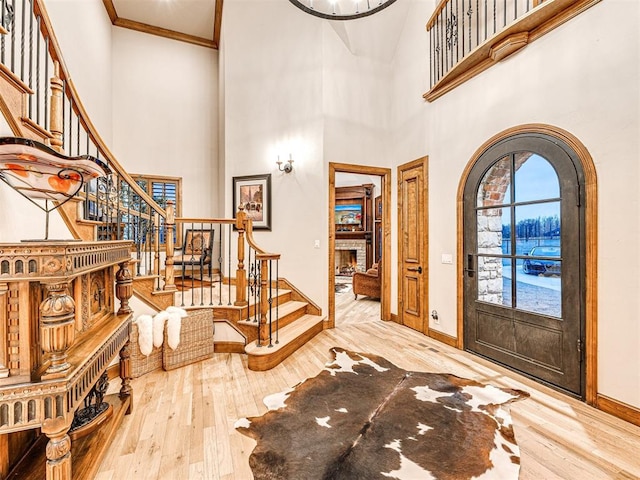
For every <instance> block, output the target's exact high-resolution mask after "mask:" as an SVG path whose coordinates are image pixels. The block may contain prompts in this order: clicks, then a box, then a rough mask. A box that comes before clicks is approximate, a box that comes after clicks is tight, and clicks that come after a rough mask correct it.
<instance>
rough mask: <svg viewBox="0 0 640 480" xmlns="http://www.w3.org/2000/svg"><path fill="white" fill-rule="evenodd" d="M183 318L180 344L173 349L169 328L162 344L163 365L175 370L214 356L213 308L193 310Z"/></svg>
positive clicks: (165, 367) (167, 368) (166, 368)
mask: <svg viewBox="0 0 640 480" xmlns="http://www.w3.org/2000/svg"><path fill="white" fill-rule="evenodd" d="M188 313H189V315H188V316H187V317H185V318H183V319H182V324H181V327H180V344H179V345H178V348H176V349H175V350H171V348H170V347H169V344H168V343H167V329H166V328H165V331H164V344H163V346H162V367H163V368H164V369H165V370H173V369H174V368H179V367H182V366H184V365H188V364H190V363H194V362H199V361H200V360H205V359H207V358H211V357H212V356H213V310H191V311H189V312H188Z"/></svg>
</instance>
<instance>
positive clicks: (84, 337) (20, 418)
mask: <svg viewBox="0 0 640 480" xmlns="http://www.w3.org/2000/svg"><path fill="white" fill-rule="evenodd" d="M130 248H131V242H128V241H114V242H47V241H44V242H22V243H18V244H0V345H2V347H0V478H21V479H30V478H34V479H35V478H38V479H43V478H46V479H47V480H50V479H54V478H55V479H60V480H71V472H72V463H73V472H74V474H73V476H74V477H75V478H81V477H80V476H78V475H79V472H84V473H85V474H87V473H90V472H92V471H95V469H97V467H98V465H99V463H100V455H101V454H102V453H104V451H105V450H106V446H107V445H108V438H109V435H110V433H109V432H113V431H114V430H115V429H116V428H117V426H118V424H119V421H120V420H121V419H122V416H123V415H124V413H126V412H128V411H130V410H131V387H130V385H129V380H130V375H129V371H130V370H129V360H128V357H129V353H128V346H129V334H130V330H131V310H130V309H129V307H128V300H129V298H130V297H131V293H132V289H131V276H130V274H129V272H128V269H127V267H128V264H129V261H130V259H131V257H130ZM118 267H119V268H118ZM115 269H117V271H114V270H115ZM114 283H115V289H114ZM114 297H117V298H118V299H119V300H120V307H119V309H118V311H117V312H116V302H115V298H114ZM118 355H120V376H121V379H122V386H121V389H120V394H119V395H114V396H113V397H112V398H104V399H103V398H102V395H100V398H101V399H103V400H107V402H100V404H101V405H102V404H103V403H109V404H110V405H112V407H111V409H110V412H111V413H110V419H109V420H108V421H106V420H105V421H104V424H103V425H101V426H100V430H99V431H95V432H94V433H92V434H91V435H90V436H88V437H85V438H83V439H82V440H80V441H76V440H72V438H74V436H73V434H71V435H70V434H69V429H70V427H71V424H72V422H73V420H74V414H75V413H76V411H78V410H79V409H81V408H82V407H83V405H84V404H85V400H86V399H87V398H89V399H91V398H92V397H93V395H94V394H95V391H96V390H95V389H93V387H94V385H95V384H96V383H98V382H99V381H100V380H101V379H104V377H105V375H106V370H107V368H108V367H109V365H110V364H111V363H112V362H113V361H114V360H116V359H117V358H118ZM105 388H106V387H105ZM102 393H104V392H102ZM88 444H92V445H93V447H91V448H88V447H87V445H88ZM92 469H93V470H92ZM82 478H88V477H82Z"/></svg>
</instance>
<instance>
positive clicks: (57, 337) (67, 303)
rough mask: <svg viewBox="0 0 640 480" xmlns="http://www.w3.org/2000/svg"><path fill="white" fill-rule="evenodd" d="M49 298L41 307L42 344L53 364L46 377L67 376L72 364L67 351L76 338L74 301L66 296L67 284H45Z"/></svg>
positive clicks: (44, 376)
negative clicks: (68, 359)
mask: <svg viewBox="0 0 640 480" xmlns="http://www.w3.org/2000/svg"><path fill="white" fill-rule="evenodd" d="M45 287H46V289H47V292H48V295H47V298H45V299H44V300H43V301H42V303H41V304H40V342H41V346H42V350H43V351H44V352H45V353H46V354H48V355H49V358H50V360H51V364H50V365H49V367H48V368H47V371H46V373H45V375H43V378H48V377H57V376H60V375H64V372H66V371H67V370H68V369H69V367H71V365H70V364H69V362H67V349H68V348H69V347H70V346H71V345H72V344H73V340H74V339H75V316H76V314H75V311H76V306H75V302H74V301H73V298H72V297H71V296H69V294H68V293H67V287H68V285H67V283H64V282H61V283H50V284H45Z"/></svg>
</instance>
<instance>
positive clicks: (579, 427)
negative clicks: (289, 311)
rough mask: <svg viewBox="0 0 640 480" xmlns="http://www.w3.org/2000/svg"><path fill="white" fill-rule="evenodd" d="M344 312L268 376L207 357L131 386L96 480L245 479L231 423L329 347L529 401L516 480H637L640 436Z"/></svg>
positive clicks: (243, 448) (239, 439)
mask: <svg viewBox="0 0 640 480" xmlns="http://www.w3.org/2000/svg"><path fill="white" fill-rule="evenodd" d="M349 297H351V299H353V295H349ZM344 302H345V305H351V307H350V308H347V309H346V310H345V312H342V313H346V315H345V316H344V317H342V320H343V323H341V324H339V325H338V326H337V327H336V328H335V329H333V330H326V331H324V332H322V333H320V334H319V335H317V336H316V337H315V338H313V339H312V340H311V341H310V342H309V343H308V344H307V345H305V346H304V347H302V348H301V349H300V350H298V352H296V353H295V354H294V355H293V356H292V357H290V358H288V359H287V360H285V361H284V362H283V363H282V364H281V365H279V366H277V367H276V368H274V369H272V370H269V371H267V372H252V371H249V370H248V369H247V359H246V357H245V356H244V355H240V354H216V355H215V356H214V358H212V359H211V360H207V361H205V362H201V363H198V364H194V365H191V366H187V367H184V368H181V369H178V370H173V371H170V372H165V371H156V372H153V373H150V374H147V375H145V376H143V377H140V378H138V379H136V380H134V381H133V388H134V410H133V413H132V414H131V415H129V416H128V417H126V418H125V420H124V422H123V426H122V428H121V430H120V432H119V433H118V435H117V436H116V438H115V440H114V442H113V444H112V445H111V447H110V449H109V452H108V454H107V458H106V460H105V461H104V462H103V463H102V465H101V466H100V470H99V473H98V476H97V477H96V478H97V479H99V480H109V479H112V480H120V479H136V480H137V479H171V480H176V479H222V480H231V479H233V480H248V479H251V478H252V475H251V471H250V469H249V463H248V457H249V454H250V453H251V451H252V449H253V447H254V445H255V443H254V441H253V440H251V439H249V438H248V437H246V436H244V435H240V434H238V433H237V432H236V431H235V430H234V422H235V421H236V420H237V419H238V418H241V417H244V416H254V415H261V414H262V413H264V412H265V411H266V408H265V407H264V405H263V404H262V398H263V397H264V396H266V395H267V394H270V393H274V392H278V391H281V390H283V389H284V388H286V387H289V386H293V385H295V384H297V383H298V382H300V381H301V380H303V379H305V378H307V377H311V376H315V375H316V374H317V373H318V372H319V371H320V370H321V369H322V367H323V365H324V363H325V362H326V361H328V360H329V349H330V348H331V347H333V346H341V347H344V348H348V349H352V350H356V351H362V352H370V353H374V354H378V355H382V356H384V357H386V358H387V359H388V360H390V361H392V362H394V363H395V364H396V365H398V366H399V367H402V368H405V369H410V370H422V371H433V372H449V373H453V374H455V375H459V376H463V377H467V378H473V379H476V380H479V381H482V382H487V383H491V384H493V385H497V386H508V387H513V388H521V389H523V390H526V391H528V392H529V393H530V394H531V398H529V399H527V400H524V401H520V402H517V403H515V404H513V405H512V406H511V413H512V416H513V420H514V428H515V434H516V438H517V440H518V443H519V445H520V448H521V461H522V469H521V474H520V479H521V480H551V479H580V480H588V479H593V480H600V479H633V478H635V479H638V478H640V455H639V454H638V452H640V428H638V427H636V426H634V425H632V424H630V423H627V422H624V421H622V420H619V419H617V418H615V417H612V416H610V415H607V414H605V413H603V412H601V411H598V410H596V409H593V408H591V407H589V406H587V405H586V404H584V403H582V402H579V401H577V400H574V399H571V398H568V397H565V396H563V395H561V394H559V393H557V392H555V391H553V390H551V389H548V388H546V387H544V386H541V385H538V384H536V383H534V382H532V381H530V380H528V379H526V378H523V377H521V376H519V375H516V374H514V373H512V372H509V371H507V370H504V369H502V368H500V367H497V366H495V365H493V364H490V363H488V362H486V361H484V360H482V359H479V358H477V357H474V356H471V355H469V354H467V353H466V352H463V351H460V350H456V349H453V348H451V347H448V346H446V345H444V344H441V343H439V342H436V341H434V340H432V339H430V338H427V337H425V336H423V335H421V334H419V333H417V332H414V331H413V330H410V329H408V328H406V327H403V326H400V325H397V324H395V323H391V322H382V321H380V320H377V318H379V303H377V302H376V303H377V305H378V310H377V311H375V313H373V314H371V316H365V315H358V314H356V313H355V312H356V310H357V309H360V308H362V309H364V310H366V308H365V306H368V307H369V308H372V309H373V310H375V309H374V308H373V303H371V304H365V303H363V302H362V300H357V301H355V302H349V301H348V299H347V298H345V299H344ZM336 303H338V302H336ZM367 315H369V314H367ZM372 317H373V319H372ZM289 480H293V479H289ZM295 480H298V479H295Z"/></svg>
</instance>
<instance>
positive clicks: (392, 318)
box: [390, 313, 400, 323]
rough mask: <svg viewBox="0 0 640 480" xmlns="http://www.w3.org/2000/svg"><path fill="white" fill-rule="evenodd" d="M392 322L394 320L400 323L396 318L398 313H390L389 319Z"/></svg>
mask: <svg viewBox="0 0 640 480" xmlns="http://www.w3.org/2000/svg"><path fill="white" fill-rule="evenodd" d="M390 320H391V321H392V322H396V323H400V321H399V320H398V315H396V314H395V313H392V314H391V319H390Z"/></svg>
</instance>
